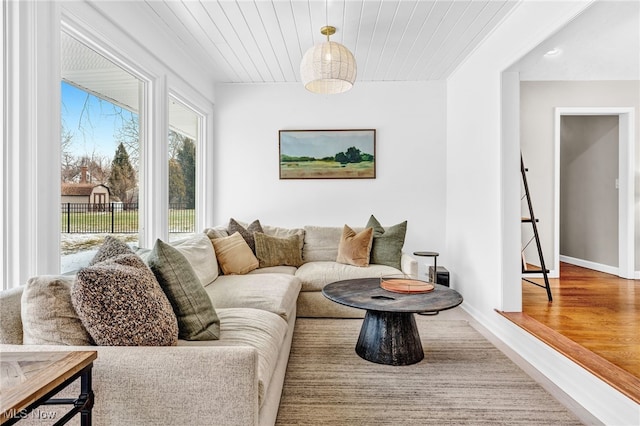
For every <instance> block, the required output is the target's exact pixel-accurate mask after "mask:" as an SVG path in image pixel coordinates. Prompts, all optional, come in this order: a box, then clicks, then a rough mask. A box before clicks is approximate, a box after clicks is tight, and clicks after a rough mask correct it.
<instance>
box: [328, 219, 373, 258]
mask: <svg viewBox="0 0 640 426" xmlns="http://www.w3.org/2000/svg"><path fill="white" fill-rule="evenodd" d="M372 241H373V228H367V229H365V230H363V231H360V232H358V233H356V231H354V230H353V229H351V228H350V227H349V226H347V225H344V228H343V230H342V236H341V237H340V244H339V245H338V257H337V258H336V262H338V263H345V264H347V265H353V266H369V252H370V251H371V242H372Z"/></svg>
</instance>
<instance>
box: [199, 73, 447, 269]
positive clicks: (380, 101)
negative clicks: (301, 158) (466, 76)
mask: <svg viewBox="0 0 640 426" xmlns="http://www.w3.org/2000/svg"><path fill="white" fill-rule="evenodd" d="M445 101H446V88H445V83H444V82H428V83H364V82H359V83H356V85H355V86H354V88H353V89H352V90H351V91H349V92H347V93H344V94H340V95H330V96H324V95H317V94H312V93H309V92H307V91H306V90H305V89H304V88H303V87H302V85H301V84H263V85H257V84H252V85H243V84H221V85H218V86H216V106H215V123H214V132H215V134H214V140H215V153H214V156H215V159H216V160H215V162H214V164H212V166H211V167H212V169H214V170H215V173H216V178H215V185H214V187H213V191H214V194H215V200H216V205H215V206H214V212H215V213H214V214H215V219H216V221H217V224H222V223H227V222H228V220H229V218H230V217H234V218H236V219H239V220H245V221H251V220H253V219H260V221H261V223H262V224H269V225H281V226H303V225H330V226H342V225H343V224H345V223H346V224H349V225H350V226H364V225H365V224H366V222H367V220H368V219H369V216H370V215H371V214H374V215H375V216H376V217H377V218H378V219H379V220H380V221H381V223H382V224H383V225H393V224H396V223H398V222H401V221H403V220H408V229H407V238H406V242H405V251H407V252H413V251H416V250H435V251H444V239H445V232H444V223H445V187H446V182H445V161H446V158H445V144H446V140H445V139H446V135H445V123H446V115H445V111H446V106H445ZM358 128H364V129H369V128H371V129H376V138H377V140H376V178H375V179H340V180H333V179H332V180H328V179H320V180H280V179H279V178H278V176H279V175H278V170H279V169H278V167H279V157H278V130H282V129H288V130H291V129H293V130H299V129H358ZM439 260H440V262H439V263H440V264H442V265H445V266H446V260H447V259H443V258H440V259H439ZM425 262H431V259H426V260H425Z"/></svg>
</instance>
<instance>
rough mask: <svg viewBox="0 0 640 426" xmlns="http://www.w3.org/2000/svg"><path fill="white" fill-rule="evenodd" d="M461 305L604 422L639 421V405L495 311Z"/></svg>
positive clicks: (613, 423)
mask: <svg viewBox="0 0 640 426" xmlns="http://www.w3.org/2000/svg"><path fill="white" fill-rule="evenodd" d="M462 308H463V309H464V310H465V311H466V312H468V313H469V314H470V315H471V316H472V317H473V318H474V319H475V320H476V321H478V322H479V323H480V324H481V325H483V326H484V327H485V328H487V329H488V330H489V331H490V332H491V333H493V335H494V336H495V337H497V338H498V339H500V340H501V341H502V342H504V343H505V344H506V345H507V346H509V347H510V348H511V349H513V350H514V351H515V352H516V353H517V354H518V355H519V356H521V357H522V358H523V359H524V360H525V361H527V362H528V363H529V364H530V365H531V366H533V367H534V368H535V369H537V370H538V371H539V372H540V373H541V374H542V375H544V376H546V377H547V378H548V379H549V380H551V381H552V382H553V383H554V384H555V385H556V386H558V387H559V388H560V389H561V390H562V391H563V392H565V393H566V394H567V395H568V396H569V397H570V398H572V399H573V400H574V401H575V402H576V403H578V404H579V405H581V406H582V407H583V408H584V409H586V410H587V411H589V412H590V413H591V414H592V415H593V416H595V417H596V418H597V419H598V420H600V421H601V422H603V423H604V424H611V425H632V424H633V425H635V424H640V404H638V403H636V402H635V401H633V400H631V399H630V398H628V397H627V396H625V395H623V394H622V393H620V392H619V391H618V390H616V389H614V388H613V387H611V386H610V385H609V384H607V383H605V382H604V381H602V380H600V379H599V378H597V377H596V376H594V375H593V374H591V373H590V372H588V371H587V370H585V369H584V368H582V367H580V366H579V365H578V364H576V363H574V362H573V361H571V360H570V359H569V358H567V357H565V356H564V355H562V354H560V353H559V352H557V351H556V350H554V349H553V348H551V347H550V346H548V345H547V344H545V343H544V342H542V341H541V340H539V339H537V338H536V337H534V336H533V335H531V334H529V333H528V332H526V331H525V330H523V329H522V328H520V327H518V326H517V325H515V324H513V323H512V322H511V321H509V320H508V319H506V318H504V317H503V316H502V315H500V314H498V313H497V312H491V314H489V315H486V314H484V313H483V312H481V311H479V310H477V309H474V307H472V306H469V304H468V303H464V304H463V305H462Z"/></svg>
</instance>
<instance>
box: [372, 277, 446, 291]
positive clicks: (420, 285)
mask: <svg viewBox="0 0 640 426" xmlns="http://www.w3.org/2000/svg"><path fill="white" fill-rule="evenodd" d="M380 287H382V288H383V289H385V290H387V291H390V292H392V293H407V294H412V293H428V292H430V291H433V290H434V289H435V285H434V284H433V283H429V282H426V281H421V280H417V279H415V278H411V277H410V276H406V275H387V276H382V277H380Z"/></svg>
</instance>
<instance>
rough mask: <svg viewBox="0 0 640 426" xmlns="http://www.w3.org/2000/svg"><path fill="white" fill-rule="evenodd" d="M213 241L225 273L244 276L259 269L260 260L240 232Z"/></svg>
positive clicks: (219, 262)
mask: <svg viewBox="0 0 640 426" xmlns="http://www.w3.org/2000/svg"><path fill="white" fill-rule="evenodd" d="M211 241H212V242H213V248H214V249H215V251H216V258H217V259H218V264H219V265H220V268H221V269H222V272H223V273H225V274H227V275H233V274H236V275H243V274H246V273H248V272H251V271H253V270H254V269H256V268H258V264H259V263H258V259H257V258H256V256H255V255H254V254H253V252H252V251H251V249H250V248H249V245H248V244H247V242H246V241H245V240H244V238H242V235H240V233H239V232H235V233H233V234H232V235H229V236H228V237H224V238H216V239H214V240H211Z"/></svg>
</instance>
